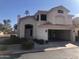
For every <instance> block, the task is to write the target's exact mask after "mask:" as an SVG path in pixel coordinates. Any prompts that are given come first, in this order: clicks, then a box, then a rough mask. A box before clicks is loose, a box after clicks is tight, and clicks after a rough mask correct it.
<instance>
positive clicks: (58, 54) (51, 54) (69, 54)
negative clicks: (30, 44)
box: [17, 47, 79, 59]
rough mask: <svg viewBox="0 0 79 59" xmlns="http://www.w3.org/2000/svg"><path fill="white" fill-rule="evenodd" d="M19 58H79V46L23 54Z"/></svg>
mask: <svg viewBox="0 0 79 59" xmlns="http://www.w3.org/2000/svg"><path fill="white" fill-rule="evenodd" d="M17 59H79V47H76V48H68V49H59V50H52V51H46V52H37V53H29V54H23V55H21V56H20V57H19V58H17Z"/></svg>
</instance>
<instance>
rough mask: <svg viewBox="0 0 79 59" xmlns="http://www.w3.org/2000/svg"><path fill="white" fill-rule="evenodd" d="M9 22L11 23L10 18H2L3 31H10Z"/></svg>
mask: <svg viewBox="0 0 79 59" xmlns="http://www.w3.org/2000/svg"><path fill="white" fill-rule="evenodd" d="M10 23H11V20H10V19H4V20H3V32H4V33H10V32H11V31H12V28H11V24H10Z"/></svg>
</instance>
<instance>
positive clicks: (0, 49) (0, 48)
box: [0, 45, 8, 51]
mask: <svg viewBox="0 0 79 59" xmlns="http://www.w3.org/2000/svg"><path fill="white" fill-rule="evenodd" d="M7 48H8V47H7V46H6V45H0V51H5V50H7Z"/></svg>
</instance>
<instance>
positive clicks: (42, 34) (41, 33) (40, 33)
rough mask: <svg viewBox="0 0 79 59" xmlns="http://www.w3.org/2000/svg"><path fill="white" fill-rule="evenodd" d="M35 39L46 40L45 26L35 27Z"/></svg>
mask: <svg viewBox="0 0 79 59" xmlns="http://www.w3.org/2000/svg"><path fill="white" fill-rule="evenodd" d="M37 39H43V40H48V33H47V32H46V28H38V29H37Z"/></svg>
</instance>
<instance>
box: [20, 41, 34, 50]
mask: <svg viewBox="0 0 79 59" xmlns="http://www.w3.org/2000/svg"><path fill="white" fill-rule="evenodd" d="M33 47H34V43H33V41H32V40H28V41H27V42H24V43H22V45H21V48H22V49H23V50H29V49H32V48H33Z"/></svg>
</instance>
